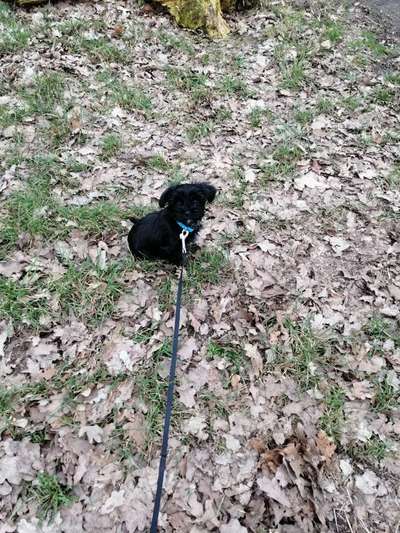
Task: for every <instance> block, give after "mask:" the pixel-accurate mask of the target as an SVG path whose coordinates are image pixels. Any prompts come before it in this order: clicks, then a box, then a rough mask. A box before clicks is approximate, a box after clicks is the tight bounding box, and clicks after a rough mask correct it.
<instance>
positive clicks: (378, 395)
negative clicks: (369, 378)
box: [373, 378, 400, 414]
mask: <svg viewBox="0 0 400 533" xmlns="http://www.w3.org/2000/svg"><path fill="white" fill-rule="evenodd" d="M399 407H400V392H399V391H397V390H395V389H394V387H393V386H392V385H390V383H389V382H388V381H387V379H386V378H385V379H384V380H383V381H379V382H378V383H376V386H375V396H374V399H373V408H374V410H375V411H377V412H378V413H384V414H390V413H391V411H393V410H397V409H398V408H399Z"/></svg>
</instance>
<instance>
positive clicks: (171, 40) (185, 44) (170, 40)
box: [158, 31, 195, 56]
mask: <svg viewBox="0 0 400 533" xmlns="http://www.w3.org/2000/svg"><path fill="white" fill-rule="evenodd" d="M158 39H159V41H160V43H161V44H162V45H164V46H165V47H166V48H170V49H175V50H179V51H181V52H184V53H185V54H187V55H189V56H193V55H194V54H195V50H194V48H193V46H192V44H191V43H190V42H189V41H188V40H187V39H186V38H184V37H182V36H176V35H173V34H172V33H167V32H165V31H161V32H159V33H158Z"/></svg>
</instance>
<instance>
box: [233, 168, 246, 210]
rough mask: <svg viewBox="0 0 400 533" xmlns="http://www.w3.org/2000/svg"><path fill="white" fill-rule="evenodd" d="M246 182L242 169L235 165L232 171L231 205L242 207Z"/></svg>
mask: <svg viewBox="0 0 400 533" xmlns="http://www.w3.org/2000/svg"><path fill="white" fill-rule="evenodd" d="M246 192H247V183H246V180H245V179H244V173H243V169H241V168H239V167H236V168H234V169H233V172H232V189H231V195H232V201H231V202H230V203H231V205H233V206H234V207H237V208H242V207H243V205H244V202H245V199H246Z"/></svg>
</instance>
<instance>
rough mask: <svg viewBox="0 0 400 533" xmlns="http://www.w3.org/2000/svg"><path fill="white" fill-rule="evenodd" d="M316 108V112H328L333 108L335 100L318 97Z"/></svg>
mask: <svg viewBox="0 0 400 533" xmlns="http://www.w3.org/2000/svg"><path fill="white" fill-rule="evenodd" d="M316 109H317V111H318V113H321V114H326V115H327V114H329V113H332V111H334V109H335V102H333V101H332V100H330V99H329V98H319V99H318V100H317V103H316Z"/></svg>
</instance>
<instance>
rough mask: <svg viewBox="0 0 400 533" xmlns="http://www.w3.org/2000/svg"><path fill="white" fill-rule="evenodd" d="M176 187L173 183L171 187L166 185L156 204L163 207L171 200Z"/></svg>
mask: <svg viewBox="0 0 400 533" xmlns="http://www.w3.org/2000/svg"><path fill="white" fill-rule="evenodd" d="M177 188H178V185H173V186H172V187H168V189H167V190H166V191H164V192H163V193H162V195H161V196H160V199H159V200H158V205H159V206H160V207H165V206H166V205H167V204H168V203H169V202H170V201H171V199H172V197H173V196H174V193H175V191H176V189H177Z"/></svg>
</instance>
